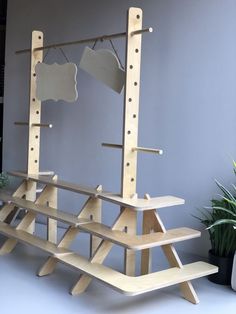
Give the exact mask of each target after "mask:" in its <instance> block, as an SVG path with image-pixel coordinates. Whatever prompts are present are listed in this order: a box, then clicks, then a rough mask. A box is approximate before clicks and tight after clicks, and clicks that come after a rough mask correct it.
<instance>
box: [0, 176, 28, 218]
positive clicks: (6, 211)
mask: <svg viewBox="0 0 236 314" xmlns="http://www.w3.org/2000/svg"><path fill="white" fill-rule="evenodd" d="M25 193H26V182H25V181H23V182H22V183H21V185H20V186H19V187H18V189H17V190H16V191H15V192H14V193H13V196H16V197H23V196H24V195H25ZM14 208H15V205H13V204H6V205H4V206H3V207H2V208H1V210H0V221H5V222H6V223H11V220H7V218H8V216H9V215H10V214H11V212H12V211H14Z"/></svg>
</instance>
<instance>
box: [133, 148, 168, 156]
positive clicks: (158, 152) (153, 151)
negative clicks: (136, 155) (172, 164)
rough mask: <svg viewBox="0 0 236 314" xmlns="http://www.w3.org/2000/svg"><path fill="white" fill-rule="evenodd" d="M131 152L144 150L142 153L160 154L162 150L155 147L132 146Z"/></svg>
mask: <svg viewBox="0 0 236 314" xmlns="http://www.w3.org/2000/svg"><path fill="white" fill-rule="evenodd" d="M132 151H133V152H136V151H137V152H144V153H153V154H157V155H162V154H163V150H162V149H155V148H145V147H133V148H132Z"/></svg>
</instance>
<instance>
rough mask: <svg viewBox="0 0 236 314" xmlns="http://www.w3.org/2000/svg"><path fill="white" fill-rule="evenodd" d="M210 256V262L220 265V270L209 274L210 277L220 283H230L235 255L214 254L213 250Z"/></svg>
mask: <svg viewBox="0 0 236 314" xmlns="http://www.w3.org/2000/svg"><path fill="white" fill-rule="evenodd" d="M208 256H209V262H210V264H213V265H216V266H218V267H219V272H218V273H216V274H213V275H210V276H208V279H209V280H210V281H212V282H214V283H217V284H219V285H230V284H231V275H232V267H233V259H234V257H233V256H229V257H221V256H217V255H214V254H213V252H212V250H210V251H209V255H208Z"/></svg>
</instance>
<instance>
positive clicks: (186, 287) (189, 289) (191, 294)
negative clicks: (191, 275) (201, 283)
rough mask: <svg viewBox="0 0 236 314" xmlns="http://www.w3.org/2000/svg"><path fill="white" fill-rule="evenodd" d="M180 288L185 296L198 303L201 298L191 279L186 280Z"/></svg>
mask: <svg viewBox="0 0 236 314" xmlns="http://www.w3.org/2000/svg"><path fill="white" fill-rule="evenodd" d="M180 289H181V292H182V295H183V297H184V298H185V299H186V300H188V301H189V302H191V303H193V304H198V303H199V299H198V296H197V294H196V292H195V290H194V288H193V285H192V283H191V282H190V281H186V282H183V283H181V284H180Z"/></svg>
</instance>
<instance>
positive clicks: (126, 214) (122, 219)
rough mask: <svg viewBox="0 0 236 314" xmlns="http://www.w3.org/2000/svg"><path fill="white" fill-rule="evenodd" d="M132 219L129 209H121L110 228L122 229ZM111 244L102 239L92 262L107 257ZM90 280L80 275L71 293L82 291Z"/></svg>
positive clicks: (101, 261) (86, 276)
mask: <svg viewBox="0 0 236 314" xmlns="http://www.w3.org/2000/svg"><path fill="white" fill-rule="evenodd" d="M130 219H132V214H131V211H130V210H126V209H125V210H123V211H122V212H121V213H120V215H119V216H118V218H117V219H116V221H115V223H114V224H113V226H112V230H123V229H124V227H125V226H126V224H127V221H129V220H130ZM112 246H113V243H111V242H109V241H107V240H103V241H102V242H101V244H100V246H99V247H98V249H97V251H96V252H95V253H94V255H93V257H92V258H91V259H90V261H91V262H93V263H100V264H101V263H103V261H104V260H105V258H106V257H107V255H108V253H109V252H110V250H111V248H112ZM91 281H92V278H91V277H89V276H88V275H81V276H80V277H79V280H78V281H77V283H76V284H75V285H74V287H73V288H72V289H71V294H72V295H78V294H80V293H82V292H84V291H85V290H86V289H87V287H88V286H89V284H90V282H91Z"/></svg>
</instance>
